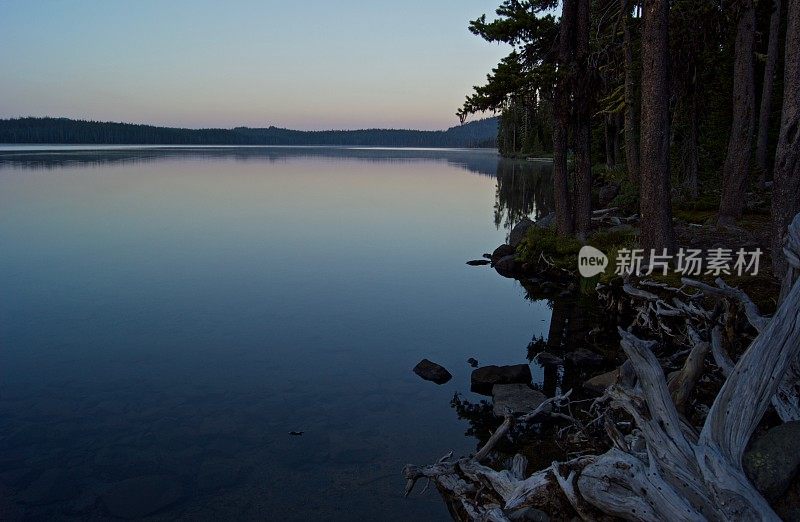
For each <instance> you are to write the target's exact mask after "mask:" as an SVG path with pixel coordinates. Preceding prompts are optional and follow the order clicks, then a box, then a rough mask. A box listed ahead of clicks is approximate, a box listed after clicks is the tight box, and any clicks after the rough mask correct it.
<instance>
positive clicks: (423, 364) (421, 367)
mask: <svg viewBox="0 0 800 522" xmlns="http://www.w3.org/2000/svg"><path fill="white" fill-rule="evenodd" d="M414 373H416V374H417V375H419V376H420V377H422V378H423V379H425V380H426V381H432V382H435V383H436V384H444V383H446V382H447V381H449V380H450V379H452V378H453V376H452V375H451V374H450V372H448V371H447V370H446V369H445V368H444V367H443V366H440V365H438V364H436V363H435V362H432V361H429V360H428V359H422V360H421V361H420V362H418V363H417V365H416V366H414Z"/></svg>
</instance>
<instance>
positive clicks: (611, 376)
mask: <svg viewBox="0 0 800 522" xmlns="http://www.w3.org/2000/svg"><path fill="white" fill-rule="evenodd" d="M618 377H619V368H617V369H616V370H611V371H610V372H606V373H601V374H600V375H596V376H594V377H592V378H591V379H589V380H588V381H586V382H584V383H583V387H584V388H586V389H587V390H589V391H592V392H595V393H600V394H602V393H603V392H605V391H606V388H608V387H609V386H611V385H612V384H614V383H615V382H617V378H618Z"/></svg>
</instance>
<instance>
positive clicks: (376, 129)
mask: <svg viewBox="0 0 800 522" xmlns="http://www.w3.org/2000/svg"><path fill="white" fill-rule="evenodd" d="M498 117H499V116H498V115H496V114H494V115H491V116H484V117H482V118H477V119H474V120H471V121H465V122H464V123H459V124H458V125H452V126H450V127H447V128H445V129H415V128H410V127H409V128H401V127H361V128H357V129H341V128H340V129H336V128H329V129H313V130H305V129H293V128H290V127H279V126H277V125H268V126H265V127H248V126H246V125H236V126H233V127H174V126H171V125H156V124H153V123H134V122H126V121H112V120H95V119H86V118H72V117H69V116H32V115H29V116H7V117H0V121H11V120H25V119H34V120H47V119H50V120H70V121H78V122H87V123H111V124H118V125H141V126H143V127H155V128H162V129H176V130H195V131H200V130H227V131H232V130H236V129H280V130H288V131H294V132H359V131H413V132H447V131H448V130H450V129H454V128H457V127H462V126H464V125H468V124H469V123H475V122H478V121H483V120H488V119H491V118H498Z"/></svg>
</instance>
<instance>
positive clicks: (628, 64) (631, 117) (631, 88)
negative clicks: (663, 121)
mask: <svg viewBox="0 0 800 522" xmlns="http://www.w3.org/2000/svg"><path fill="white" fill-rule="evenodd" d="M620 2H621V9H622V28H623V48H624V54H625V162H626V164H627V169H628V179H630V180H631V182H632V183H637V184H638V183H639V110H638V107H639V106H638V104H637V103H636V81H635V75H634V71H633V40H632V38H631V27H630V4H629V3H628V0H620Z"/></svg>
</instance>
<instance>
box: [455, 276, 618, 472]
mask: <svg viewBox="0 0 800 522" xmlns="http://www.w3.org/2000/svg"><path fill="white" fill-rule="evenodd" d="M520 283H521V284H522V285H523V287H524V288H525V290H526V295H525V298H526V299H528V300H533V301H541V300H545V299H546V302H547V304H548V306H549V307H550V308H551V310H552V314H551V319H550V327H549V330H548V333H547V335H546V336H536V335H535V336H534V337H533V339H532V340H531V341H530V343H528V345H527V346H525V347H520V348H521V350H520V352H521V355H522V356H524V357H525V358H526V359H527V360H528V361H532V360H533V359H534V357H535V356H536V355H537V354H538V353H540V352H548V353H550V354H553V355H555V356H557V357H559V358H561V359H562V360H564V359H565V358H566V356H567V355H568V354H569V353H570V352H573V351H574V350H576V349H577V348H586V347H587V345H589V344H590V345H591V346H589V347H590V348H591V349H592V350H598V349H599V350H600V351H605V349H604V348H602V347H598V346H597V345H596V343H595V342H593V341H596V340H597V336H598V335H601V336H602V335H604V333H603V332H604V331H605V330H606V329H607V328H613V327H614V325H610V326H609V325H603V324H602V321H601V317H600V315H599V313H598V310H597V308H596V303H593V302H592V300H591V299H587V298H585V297H554V296H553V295H552V294H550V295H547V291H544V290H543V289H542V287H541V286H540V284H538V283H532V282H530V281H520ZM608 338H609V340H611V336H609V337H608ZM614 340H615V341H616V339H614ZM604 371H606V369H601V368H599V367H596V366H592V367H576V366H574V365H572V364H569V363H566V364H564V365H546V366H543V378H542V382H541V384H534V385H533V388H535V389H538V390H540V391H541V392H542V393H544V394H545V395H546V396H547V397H553V396H555V395H556V394H557V393H563V392H565V391H566V390H570V389H571V390H573V393H572V399H578V400H580V399H584V398H589V397H590V396H589V395H587V392H586V391H585V390H584V389H583V382H584V381H585V380H586V379H587V378H588V377H590V376H593V375H595V374H597V373H602V372H604ZM450 404H451V406H452V407H453V409H454V410H455V411H456V413H457V415H458V418H459V419H463V420H466V421H467V422H468V424H469V427H468V428H467V430H466V432H465V435H466V436H468V437H474V438H475V439H477V445H476V449H477V448H479V447H481V446H482V445H483V444H485V443H486V441H487V440H488V439H489V437H490V436H491V434H492V432H493V431H494V430H495V429H497V427H498V426H499V424H500V422H501V419H499V418H497V417H495V416H494V414H493V412H492V403H491V400H483V399H482V400H479V401H477V402H473V401H470V400H468V399H466V398H465V397H462V396H461V395H459V394H456V395H455V396H454V397H453V400H452V401H451V403H450ZM562 427H564V424H563V422H562V423H558V422H552V421H548V420H546V419H541V420H538V421H536V422H535V423H534V424H532V425H529V426H525V427H519V426H518V427H515V428H514V430H513V434H512V439H513V441H514V442H513V443H512V442H511V441H509V440H507V439H504V440H503V441H501V443H499V444H498V446H497V447H496V452H495V453H496V457H497V458H499V459H501V460H502V459H507V458H511V457H513V455H514V453H516V452H522V453H524V454H525V455H526V456H527V457H528V459H529V462H530V463H531V464H532V465H534V466H540V467H544V466H546V465H549V463H550V462H551V461H552V460H557V459H558V458H559V456H563V455H565V453H564V452H565V451H566V448H567V446H568V445H569V444H568V443H567V442H566V441H565V440H563V437H562V436H561V435H557V432H558V430H559V429H560V428H562ZM560 444H564V446H563V447H562V446H561V445H560ZM537 469H538V468H537Z"/></svg>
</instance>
